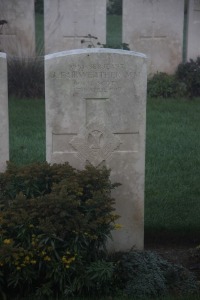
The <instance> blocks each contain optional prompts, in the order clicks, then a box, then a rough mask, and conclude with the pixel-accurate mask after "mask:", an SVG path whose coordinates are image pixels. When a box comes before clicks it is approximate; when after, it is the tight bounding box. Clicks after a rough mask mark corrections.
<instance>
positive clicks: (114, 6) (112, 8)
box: [107, 0, 122, 15]
mask: <svg viewBox="0 0 200 300" xmlns="http://www.w3.org/2000/svg"><path fill="white" fill-rule="evenodd" d="M107 13H108V14H109V15H122V0H109V4H108V9H107Z"/></svg>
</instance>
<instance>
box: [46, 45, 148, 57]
mask: <svg viewBox="0 0 200 300" xmlns="http://www.w3.org/2000/svg"><path fill="white" fill-rule="evenodd" d="M87 53H113V54H121V55H122V54H123V55H130V56H137V57H141V58H147V56H146V55H145V54H143V53H140V52H135V51H128V50H121V49H110V48H92V49H91V48H84V49H75V50H69V51H61V52H56V53H53V54H47V55H45V60H49V59H53V58H58V57H63V56H68V55H78V54H87Z"/></svg>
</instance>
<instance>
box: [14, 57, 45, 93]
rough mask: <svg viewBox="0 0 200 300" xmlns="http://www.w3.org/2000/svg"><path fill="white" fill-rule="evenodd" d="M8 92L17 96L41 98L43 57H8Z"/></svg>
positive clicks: (42, 91)
mask: <svg viewBox="0 0 200 300" xmlns="http://www.w3.org/2000/svg"><path fill="white" fill-rule="evenodd" d="M8 92H9V95H11V96H12V95H13V96H16V97H19V98H20V97H21V98H43V97H44V61H43V58H42V57H32V58H25V57H12V56H11V57H8Z"/></svg>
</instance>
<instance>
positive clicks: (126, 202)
mask: <svg viewBox="0 0 200 300" xmlns="http://www.w3.org/2000/svg"><path fill="white" fill-rule="evenodd" d="M146 83H147V74H146V57H145V55H142V54H139V53H135V52H132V51H124V50H111V49H80V50H72V51H66V52H60V53H55V54H50V55H46V57H45V89H46V155H47V161H48V162H50V163H64V162H66V161H68V162H69V163H70V164H71V165H72V166H73V167H75V168H78V169H81V168H84V166H85V165H86V164H91V165H93V166H96V167H101V166H102V165H106V166H107V167H108V168H111V170H112V171H111V179H112V181H113V182H120V183H122V186H121V187H120V188H118V189H117V190H116V191H115V192H114V197H115V199H116V202H117V203H116V209H117V213H119V215H120V216H121V219H120V221H119V222H120V223H121V224H122V226H123V228H122V229H121V230H119V231H118V232H115V233H113V243H111V244H110V245H109V248H110V249H111V250H122V251H125V250H128V249H130V248H131V247H133V246H135V247H136V248H139V249H142V248H143V214H144V165H145V120H146V117H145V114H146Z"/></svg>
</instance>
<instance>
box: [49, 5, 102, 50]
mask: <svg viewBox="0 0 200 300" xmlns="http://www.w3.org/2000/svg"><path fill="white" fill-rule="evenodd" d="M44 11H45V53H46V54H49V53H54V52H58V51H64V50H71V49H80V48H87V47H88V45H92V44H94V45H97V42H100V43H102V44H105V43H106V0H45V1H44ZM88 34H90V35H91V36H94V37H97V38H98V40H97V39H94V38H92V37H91V38H88V37H87V36H88ZM82 40H84V41H85V42H84V43H82V42H81V41H82Z"/></svg>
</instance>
